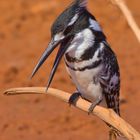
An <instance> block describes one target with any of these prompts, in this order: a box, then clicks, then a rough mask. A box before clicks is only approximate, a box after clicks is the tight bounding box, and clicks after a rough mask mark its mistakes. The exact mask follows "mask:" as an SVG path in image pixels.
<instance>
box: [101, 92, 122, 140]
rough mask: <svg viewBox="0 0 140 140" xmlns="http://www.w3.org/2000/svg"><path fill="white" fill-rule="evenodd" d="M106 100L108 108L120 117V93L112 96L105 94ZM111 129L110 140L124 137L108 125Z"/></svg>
mask: <svg viewBox="0 0 140 140" xmlns="http://www.w3.org/2000/svg"><path fill="white" fill-rule="evenodd" d="M104 95H105V99H106V103H107V107H108V108H111V109H113V110H114V111H115V112H116V113H117V114H118V115H119V116H120V109H119V92H118V93H115V94H113V96H112V95H110V94H108V93H105V94H104ZM107 125H108V126H109V128H110V130H109V140H112V139H116V138H117V136H119V137H123V135H122V134H121V133H120V132H119V131H118V130H117V129H116V128H114V127H113V126H111V125H110V124H107Z"/></svg>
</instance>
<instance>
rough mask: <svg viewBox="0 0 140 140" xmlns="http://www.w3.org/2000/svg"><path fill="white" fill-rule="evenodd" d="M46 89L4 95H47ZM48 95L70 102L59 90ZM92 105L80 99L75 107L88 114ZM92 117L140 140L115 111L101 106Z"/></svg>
mask: <svg viewBox="0 0 140 140" xmlns="http://www.w3.org/2000/svg"><path fill="white" fill-rule="evenodd" d="M45 90H46V88H44V87H26V88H12V89H8V90H6V91H5V92H4V93H5V94H6V95H16V94H46V91H45ZM46 95H53V96H55V97H57V98H59V99H61V100H63V101H65V102H68V100H69V98H70V96H71V94H69V93H67V92H64V91H61V90H58V89H53V88H49V89H48V91H47V94H46ZM90 105H91V103H90V102H88V101H86V100H84V99H81V98H79V99H78V100H77V102H76V104H75V107H77V108H79V109H81V110H83V111H86V112H88V108H89V106H90ZM92 115H96V116H97V117H99V118H100V119H101V120H103V121H105V122H106V123H108V124H110V125H112V126H113V127H115V128H116V129H117V130H119V131H120V132H121V133H122V134H123V135H124V136H125V137H126V138H127V139H128V140H140V134H139V133H138V132H137V131H136V130H135V129H134V128H133V127H132V126H131V125H130V124H128V123H127V122H126V121H124V120H123V119H122V118H120V117H119V116H118V115H117V114H116V113H115V112H114V111H113V110H111V109H106V108H103V107H101V106H96V107H95V109H94V110H93V113H92Z"/></svg>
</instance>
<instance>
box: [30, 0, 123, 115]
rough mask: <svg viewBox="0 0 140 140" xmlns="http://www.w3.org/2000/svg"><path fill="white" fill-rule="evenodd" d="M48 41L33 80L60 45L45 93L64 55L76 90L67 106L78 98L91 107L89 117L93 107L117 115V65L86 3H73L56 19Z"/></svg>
mask: <svg viewBox="0 0 140 140" xmlns="http://www.w3.org/2000/svg"><path fill="white" fill-rule="evenodd" d="M51 37H52V40H51V41H50V43H49V45H48V48H47V49H46V50H45V52H44V53H43V55H42V57H41V58H40V60H39V63H38V64H37V65H36V67H35V69H34V70H33V73H32V77H33V76H34V75H35V73H36V72H37V70H38V69H39V68H40V66H41V65H42V64H43V63H44V61H45V60H46V59H47V58H48V56H49V55H50V54H51V53H52V51H53V50H54V49H55V48H56V47H57V46H58V45H59V44H60V47H59V50H58V53H57V56H56V58H55V61H54V65H53V68H52V71H51V74H50V77H49V81H48V85H47V89H48V87H49V86H50V83H51V81H52V79H53V76H54V74H55V71H56V69H57V67H58V64H59V62H60V60H61V58H62V56H63V55H64V59H65V64H66V69H67V71H68V73H69V75H70V77H71V79H72V81H73V83H74V84H75V86H76V89H77V91H76V92H74V93H73V94H72V95H71V97H70V99H69V103H70V104H73V103H74V101H75V100H76V99H77V98H78V97H79V96H81V97H82V98H84V99H86V100H88V101H90V102H91V103H92V105H91V106H90V108H89V113H91V112H92V111H93V109H94V107H95V106H96V105H98V104H100V105H102V104H105V105H106V107H108V108H112V109H113V110H114V111H115V112H116V113H117V114H118V115H120V111H119V90H120V72H119V66H118V62H117V59H116V56H115V54H114V52H113V51H112V49H111V48H110V46H109V44H108V43H107V41H106V36H105V35H104V33H103V31H102V29H101V27H100V25H99V24H98V22H97V20H96V19H95V17H94V16H93V15H92V14H91V13H90V12H89V11H88V10H87V0H74V2H73V3H72V4H71V5H70V6H68V8H66V9H65V10H64V11H63V12H62V13H61V14H60V15H59V16H58V18H57V19H56V20H55V22H54V23H53V25H52V27H51Z"/></svg>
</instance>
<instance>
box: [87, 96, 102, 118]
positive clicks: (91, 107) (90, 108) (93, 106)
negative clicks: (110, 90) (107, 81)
mask: <svg viewBox="0 0 140 140" xmlns="http://www.w3.org/2000/svg"><path fill="white" fill-rule="evenodd" d="M102 100H103V98H102V96H100V97H99V98H98V99H97V100H96V101H95V102H93V103H92V104H91V106H90V107H89V109H88V115H90V114H91V113H92V112H93V110H94V108H95V107H96V105H99V104H100V102H101V101H102Z"/></svg>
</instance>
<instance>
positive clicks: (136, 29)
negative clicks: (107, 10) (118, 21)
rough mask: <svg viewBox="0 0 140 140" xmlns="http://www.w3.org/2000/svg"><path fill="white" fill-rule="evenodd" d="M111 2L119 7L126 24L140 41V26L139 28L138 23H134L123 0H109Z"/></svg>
mask: <svg viewBox="0 0 140 140" xmlns="http://www.w3.org/2000/svg"><path fill="white" fill-rule="evenodd" d="M111 2H112V3H113V4H116V5H117V6H118V7H119V8H120V10H121V11H122V13H123V14H124V16H125V18H126V20H127V22H128V25H129V26H130V28H131V29H132V31H133V32H134V34H135V36H136V38H137V39H138V41H139V43H140V28H139V26H138V24H137V23H136V21H135V19H134V17H133V16H132V13H131V11H130V10H129V8H128V7H127V6H126V4H125V1H124V0H111Z"/></svg>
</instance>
